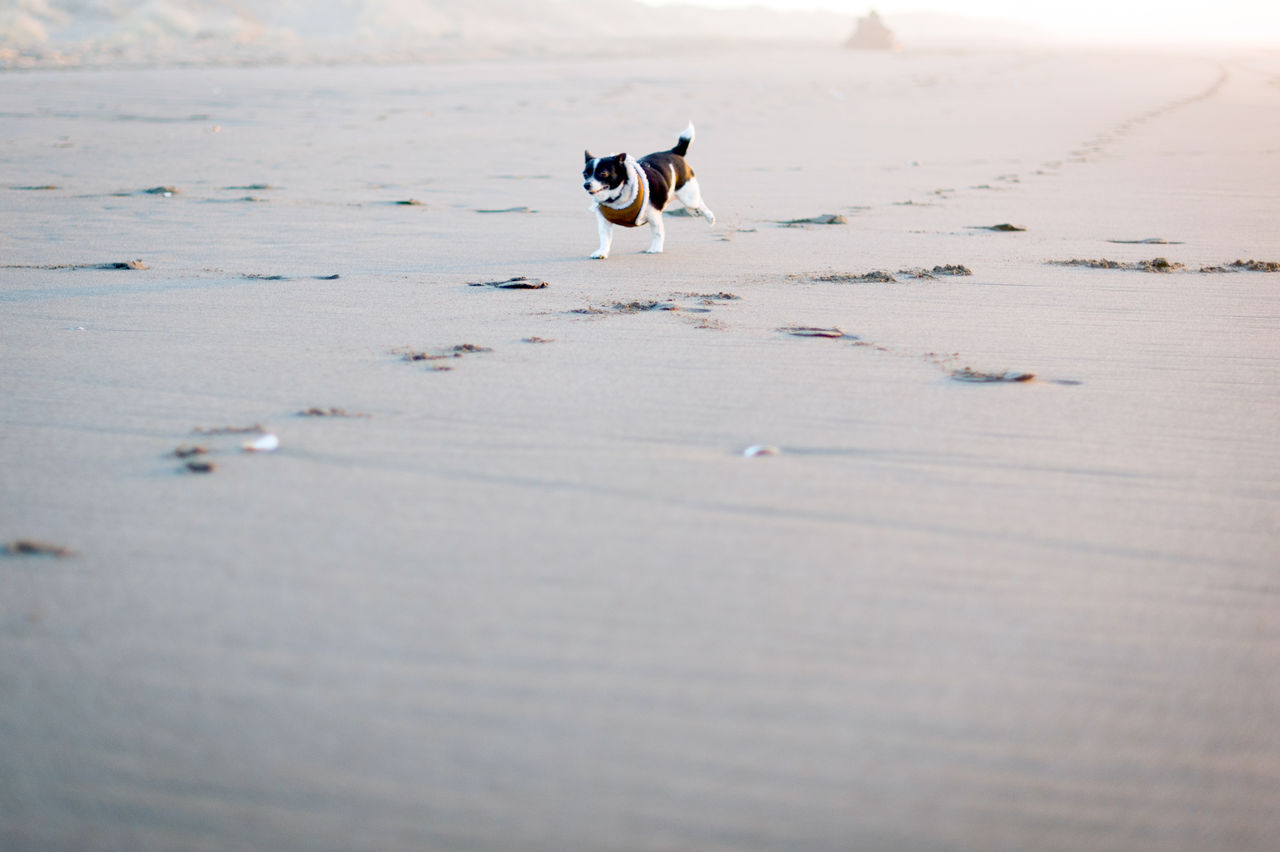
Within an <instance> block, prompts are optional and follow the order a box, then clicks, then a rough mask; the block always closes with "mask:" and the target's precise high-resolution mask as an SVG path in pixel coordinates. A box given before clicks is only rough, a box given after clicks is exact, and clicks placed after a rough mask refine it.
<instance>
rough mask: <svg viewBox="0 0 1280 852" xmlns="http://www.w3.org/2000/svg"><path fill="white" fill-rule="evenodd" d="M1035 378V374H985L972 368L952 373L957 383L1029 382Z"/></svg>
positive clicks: (1011, 371)
mask: <svg viewBox="0 0 1280 852" xmlns="http://www.w3.org/2000/svg"><path fill="white" fill-rule="evenodd" d="M1035 377H1036V374H1035V373H1019V372H1017V371H1016V370H1009V371H1007V372H1004V373H984V372H980V371H978V370H974V369H973V368H971V367H963V368H961V369H959V370H952V371H951V378H953V379H955V380H956V381H957V382H971V383H975V384H983V383H990V382H1009V383H1017V382H1029V381H1031V380H1032V379H1034V378H1035Z"/></svg>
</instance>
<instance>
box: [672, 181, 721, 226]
mask: <svg viewBox="0 0 1280 852" xmlns="http://www.w3.org/2000/svg"><path fill="white" fill-rule="evenodd" d="M676 198H678V199H680V203H681V204H683V205H684V206H685V207H687V208H689V212H690V213H692V214H694V215H695V216H702V217H704V218H705V219H706V220H707V224H708V225H714V224H715V223H716V214H714V213H712V212H711V208H710V207H708V206H707V204H706V202H704V201H703V200H702V190H700V189H698V179H697V178H696V177H694V178H689V179H688V180H687V181H685V184H684V186H682V187H680V188H679V189H677V190H676Z"/></svg>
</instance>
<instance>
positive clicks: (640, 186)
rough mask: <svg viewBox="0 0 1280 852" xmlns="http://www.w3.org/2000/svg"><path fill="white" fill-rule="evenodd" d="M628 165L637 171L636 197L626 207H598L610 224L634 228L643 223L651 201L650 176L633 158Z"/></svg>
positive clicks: (627, 162)
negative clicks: (646, 205)
mask: <svg viewBox="0 0 1280 852" xmlns="http://www.w3.org/2000/svg"><path fill="white" fill-rule="evenodd" d="M626 164H627V165H628V166H630V167H631V168H634V169H635V173H636V182H637V185H636V197H635V198H634V199H633V200H632V201H631V203H630V204H628V205H627V206H626V207H609V206H608V205H605V204H600V205H597V207H598V209H599V210H600V215H601V216H604V218H605V219H607V220H608V221H609V222H612V223H613V224H615V225H622V226H623V227H624V228H634V227H636V226H637V225H639V224H641V222H642V221H643V216H644V207H645V203H646V202H647V201H648V200H649V176H648V175H646V174H645V173H644V167H643V166H641V165H640V164H639V163H638V162H636V161H635V160H634V159H632V158H631V157H628V158H627V160H626Z"/></svg>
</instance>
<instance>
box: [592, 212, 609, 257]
mask: <svg viewBox="0 0 1280 852" xmlns="http://www.w3.org/2000/svg"><path fill="white" fill-rule="evenodd" d="M596 228H597V229H598V230H599V231H600V248H598V249H596V253H595V254H593V255H591V256H592V257H593V258H594V259H596V260H604V259H605V258H606V257H608V256H609V249H611V248H613V223H612V222H610V221H609V220H608V219H606V218H604V214H603V213H601V212H600V208H598V207H597V208H596Z"/></svg>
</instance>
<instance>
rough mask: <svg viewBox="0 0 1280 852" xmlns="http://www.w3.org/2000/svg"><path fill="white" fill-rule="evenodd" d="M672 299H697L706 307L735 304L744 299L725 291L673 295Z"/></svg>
mask: <svg viewBox="0 0 1280 852" xmlns="http://www.w3.org/2000/svg"><path fill="white" fill-rule="evenodd" d="M671 298H673V299H697V300H698V301H700V302H702V303H703V304H704V305H705V304H710V303H711V302H734V301H737V300H738V299H741V298H742V297H741V296H738V295H735V294H733V293H726V292H724V291H721V292H719V293H672V294H671Z"/></svg>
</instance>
